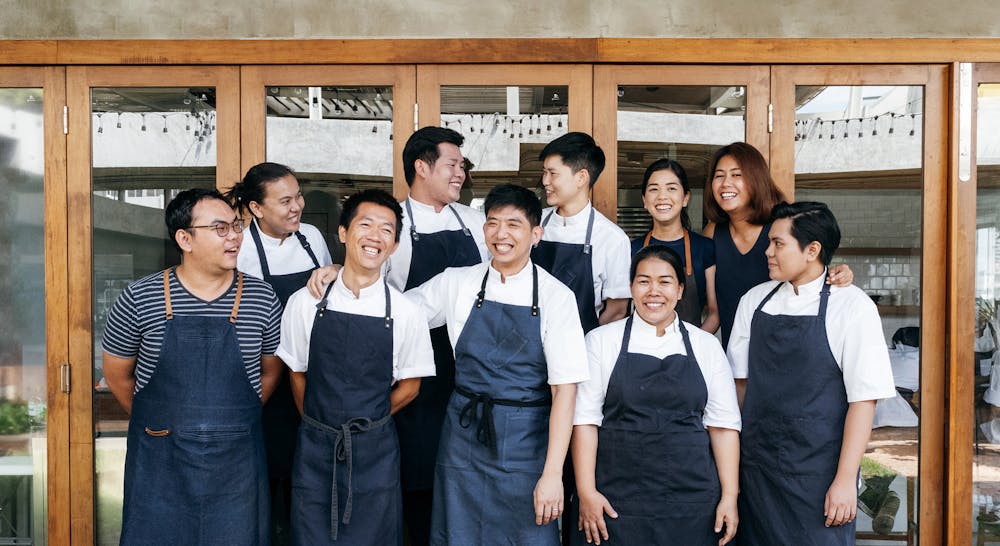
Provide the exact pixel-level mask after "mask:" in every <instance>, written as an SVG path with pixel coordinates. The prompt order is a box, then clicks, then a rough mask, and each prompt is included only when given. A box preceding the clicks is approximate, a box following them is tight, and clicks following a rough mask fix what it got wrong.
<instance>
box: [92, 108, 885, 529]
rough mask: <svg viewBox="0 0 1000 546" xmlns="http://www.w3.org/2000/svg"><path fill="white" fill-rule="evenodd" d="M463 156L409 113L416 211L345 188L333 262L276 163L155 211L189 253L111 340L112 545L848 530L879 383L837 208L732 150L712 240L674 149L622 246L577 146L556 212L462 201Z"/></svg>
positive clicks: (723, 158)
mask: <svg viewBox="0 0 1000 546" xmlns="http://www.w3.org/2000/svg"><path fill="white" fill-rule="evenodd" d="M462 144H463V137H462V135H460V134H459V133H457V132H455V131H453V130H451V129H447V128H442V127H425V128H423V129H420V130H418V131H416V132H415V133H414V134H413V135H412V136H411V138H410V139H409V140H408V141H407V143H406V145H405V147H404V150H403V157H402V161H403V166H404V173H405V177H406V182H407V184H408V186H409V196H408V197H407V199H405V200H404V201H402V202H401V203H397V202H396V201H395V200H394V199H393V198H392V196H391V195H389V194H388V193H386V192H383V191H380V190H365V191H361V192H358V193H356V194H354V195H351V196H350V197H348V198H347V199H346V201H345V202H344V204H343V210H342V213H341V217H340V226H339V230H338V234H339V238H340V241H341V242H343V243H344V245H345V248H346V251H345V258H344V264H343V266H342V267H341V266H335V265H331V261H332V260H331V257H330V252H329V250H328V249H327V246H326V244H325V243H324V241H323V237H322V235H321V234H320V232H319V231H318V230H317V229H316V228H315V227H313V226H310V225H308V224H304V223H302V222H301V215H302V209H303V206H304V203H303V196H302V192H301V189H300V188H299V185H298V182H297V180H296V179H295V175H294V173H293V172H292V170H291V169H289V168H287V167H284V166H282V165H277V164H274V163H263V164H260V165H257V166H255V167H253V168H251V169H250V170H249V171H248V172H247V174H246V176H245V177H244V179H243V180H242V181H241V182H239V183H238V184H236V186H235V187H234V188H233V190H232V191H231V192H230V193H229V194H228V195H225V196H224V195H221V194H219V193H218V192H216V191H213V190H200V189H195V190H187V191H184V192H181V193H180V194H178V195H177V196H176V197H175V198H174V199H173V200H172V201H171V202H170V203H169V204H168V206H167V208H166V224H167V228H168V234H169V236H170V238H171V239H172V241H173V242H174V243H175V244H176V245H177V247H178V248H179V250H180V251H181V256H182V258H181V263H180V265H178V266H176V267H171V268H169V269H167V270H165V271H163V272H160V273H157V274H154V275H150V276H148V277H146V278H144V279H140V280H138V281H136V282H135V283H132V284H131V285H129V287H128V288H127V289H126V290H125V291H124V292H123V293H122V295H121V296H120V297H119V298H118V300H117V301H116V302H115V305H114V307H113V309H112V311H111V313H110V315H109V318H108V323H107V327H106V330H105V335H104V341H103V349H104V369H105V376H106V377H107V381H108V385H109V387H110V388H111V390H112V392H113V393H114V395H115V396H116V397H117V399H118V400H119V402H120V403H121V404H122V405H123V407H125V409H126V410H128V411H129V412H130V416H131V417H130V423H129V433H128V453H127V459H126V474H125V497H124V513H123V524H122V535H121V536H122V538H121V542H122V544H241V545H242V544H271V543H274V544H286V543H292V544H298V545H318V544H350V545H369V544H370V545H394V544H402V542H403V536H404V534H405V536H406V537H407V540H408V543H409V544H412V545H424V544H434V545H474V544H513V545H521V544H524V545H527V544H549V545H557V544H560V542H562V543H564V544H583V543H594V544H600V543H609V544H684V545H702V544H703V545H706V546H707V545H709V544H712V545H715V544H720V545H721V544H726V543H728V542H730V541H731V540H732V539H733V538H734V537H737V538H738V541H739V543H740V544H748V545H758V544H759V545H776V544H851V543H853V535H854V523H853V522H854V517H855V511H856V497H857V488H858V483H857V479H858V472H859V467H860V461H861V457H862V455H863V453H864V450H865V447H866V445H867V440H868V436H869V434H870V431H871V424H872V416H873V412H874V405H875V401H876V400H878V399H881V398H888V397H892V396H893V395H894V394H895V389H894V387H893V381H892V375H891V371H890V367H889V360H888V353H887V349H886V346H885V343H884V341H883V340H882V339H881V326H880V322H879V317H878V313H877V310H876V308H875V306H874V304H873V303H872V302H871V300H870V299H868V298H867V296H865V295H864V293H863V292H862V291H861V290H859V289H858V288H856V287H854V286H852V285H851V284H850V283H851V280H852V275H851V272H850V270H849V269H848V268H846V267H845V266H840V267H832V266H831V260H832V258H833V256H834V253H835V252H836V250H837V247H838V245H839V242H840V232H839V229H838V227H837V223H836V220H835V218H834V216H833V214H832V213H831V212H830V210H829V209H828V208H827V207H826V206H825V205H823V204H821V203H808V202H807V203H795V204H787V203H783V202H782V201H783V196H782V194H781V192H780V191H779V190H778V188H777V187H776V186H775V185H774V183H773V181H772V180H771V177H770V175H769V172H768V169H767V165H766V162H765V161H764V159H763V157H761V155H760V153H759V152H757V150H756V149H754V148H753V147H752V146H750V145H748V144H745V143H734V144H731V145H729V146H725V147H722V148H721V149H720V150H719V151H718V152H717V153H716V154H715V156H714V158H713V161H712V165H711V167H712V168H711V170H710V172H711V173H712V174H711V176H712V178H711V180H710V181H709V184H707V187H706V189H705V211H706V217H707V219H708V220H709V224H708V225H707V228H706V230H705V231H704V232H703V234H702V235H699V234H697V233H694V232H693V231H692V228H691V222H690V219H689V218H688V216H687V212H686V210H685V207H687V206H688V203H689V200H690V197H691V190H690V186H689V184H688V181H687V177H686V174H685V172H684V169H683V168H682V167H681V166H680V165H679V164H677V163H676V162H674V161H671V160H668V159H663V160H659V161H656V162H654V163H653V164H652V165H650V167H649V168H648V169H647V171H646V173H645V175H644V178H643V185H642V193H643V200H644V203H645V206H646V209H647V210H648V211H649V213H650V215H651V216H652V217H653V228H652V230H651V231H650V232H649V233H648V234H646V235H645V236H643V237H639V238H637V239H636V240H633V241H629V239H628V237H627V236H626V234H625V233H624V232H623V231H622V230H621V229H620V228H619V227H618V226H617V225H616V224H615V223H614V222H612V221H611V220H609V219H608V218H606V217H605V216H604V215H602V214H601V213H600V212H598V211H597V210H596V209H595V208H594V207H593V205H592V204H591V202H590V198H589V195H590V191H591V189H592V188H593V186H594V184H595V183H596V182H597V181H598V179H599V177H600V175H601V172H602V170H603V169H604V164H605V158H604V153H603V151H602V150H601V148H600V147H599V146H598V145H597V144H596V143H595V142H594V140H593V138H591V137H590V136H589V135H586V134H583V133H568V134H566V135H564V136H561V137H559V138H557V139H555V140H553V141H552V142H550V143H549V144H548V145H546V146H545V147H544V149H543V150H542V152H541V154H540V160H541V161H542V163H543V172H542V177H541V183H542V184H541V185H542V189H544V193H545V200H546V201H547V204H548V205H549V207H548V208H544V209H543V206H542V204H541V202H540V200H539V198H538V197H537V196H536V194H535V192H533V191H532V190H530V189H527V188H523V187H520V186H516V185H500V186H496V187H494V188H493V189H492V190H490V192H489V194H488V195H487V196H486V199H485V203H484V210H483V212H479V211H476V210H474V209H472V208H470V207H468V206H465V205H462V204H460V203H458V199H459V195H460V191H461V189H462V187H463V185H464V184H465V183H466V180H467V171H466V169H465V167H466V164H465V160H464V158H463V157H462V153H461V146H462ZM245 215H247V216H250V217H251V219H250V223H249V231H250V234H251V237H252V239H253V240H252V242H250V241H246V242H244V241H243V238H244V229H243V228H244V225H245V224H244V216H245ZM720 329H721V335H722V339H723V343H722V344H720V342H719V340H718V339H717V338H716V336H715V335H714V334H715V332H716V331H717V330H720ZM726 346H727V347H728V354H727V351H726V350H725V349H724V347H726ZM751 378H752V379H753V380H752V381H751ZM559 522H561V527H562V533H561V534H560V530H559V526H560V523H559ZM404 528H405V531H404ZM560 535H561V536H560Z"/></svg>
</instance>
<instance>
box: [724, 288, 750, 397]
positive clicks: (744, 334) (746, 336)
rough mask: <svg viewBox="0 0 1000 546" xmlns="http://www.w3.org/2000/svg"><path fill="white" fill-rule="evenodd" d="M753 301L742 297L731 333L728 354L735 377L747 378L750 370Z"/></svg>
mask: <svg viewBox="0 0 1000 546" xmlns="http://www.w3.org/2000/svg"><path fill="white" fill-rule="evenodd" d="M754 308H755V306H754V304H753V302H751V301H748V300H747V297H746V296H743V298H742V299H740V305H739V307H737V308H736V317H735V318H734V320H733V331H732V333H731V334H730V335H729V347H728V349H727V351H726V355H727V356H728V358H729V366H730V367H731V370H732V374H733V378H734V379H746V378H747V375H748V374H749V370H750V323H751V321H752V320H753V310H754Z"/></svg>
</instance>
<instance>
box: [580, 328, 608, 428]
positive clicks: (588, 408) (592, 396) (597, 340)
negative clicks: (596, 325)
mask: <svg viewBox="0 0 1000 546" xmlns="http://www.w3.org/2000/svg"><path fill="white" fill-rule="evenodd" d="M593 334H594V332H591V333H590V334H587V337H586V344H587V362H588V365H589V368H590V378H589V379H587V380H586V381H584V382H582V383H580V384H579V385H578V386H577V388H576V409H575V410H574V413H573V425H597V426H601V424H602V423H603V422H604V397H605V395H606V391H607V382H606V381H605V380H604V374H603V370H602V368H603V364H604V356H603V351H602V346H603V343H602V340H601V336H599V335H593Z"/></svg>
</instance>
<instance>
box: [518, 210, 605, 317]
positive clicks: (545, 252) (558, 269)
mask: <svg viewBox="0 0 1000 546" xmlns="http://www.w3.org/2000/svg"><path fill="white" fill-rule="evenodd" d="M554 212H555V210H551V211H549V213H548V215H546V216H545V219H544V220H542V227H543V228H544V227H545V226H546V225H548V223H549V220H550V219H551V218H552V214H553V213H554ZM594 214H595V213H594V208H593V207H591V208H590V218H589V219H588V220H587V235H586V237H585V238H584V240H583V244H582V245H580V244H574V243H558V242H555V241H546V240H544V239H543V240H541V241H539V242H538V244H537V245H535V248H533V249H532V250H531V261H533V262H535V263H536V264H538V265H539V266H540V267H542V268H543V269H545V270H546V271H548V272H549V273H551V274H552V276H553V277H555V278H557V279H559V280H560V281H561V282H562V283H563V284H565V285H566V286H568V287H569V289H570V290H572V291H573V294H574V295H576V308H577V310H578V311H579V312H580V325H581V326H583V333H584V334H586V333H587V332H589V331H591V330H593V329H594V328H597V327H598V326H599V323H598V321H597V311H596V305H597V302H596V301H594V264H593V263H592V256H591V253H590V252H591V247H590V236H591V234H592V233H593V231H594Z"/></svg>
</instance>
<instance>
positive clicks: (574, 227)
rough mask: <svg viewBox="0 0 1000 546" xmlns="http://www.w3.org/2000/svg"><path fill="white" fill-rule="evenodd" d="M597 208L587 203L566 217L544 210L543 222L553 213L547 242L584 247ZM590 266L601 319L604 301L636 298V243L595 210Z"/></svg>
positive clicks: (545, 238) (598, 313)
mask: <svg viewBox="0 0 1000 546" xmlns="http://www.w3.org/2000/svg"><path fill="white" fill-rule="evenodd" d="M591 210H593V206H592V205H591V204H590V203H587V206H585V207H583V210H581V211H580V212H578V213H576V214H574V215H573V216H568V217H563V216H559V213H557V212H555V207H549V208H547V209H545V210H543V211H542V221H543V222H544V221H545V218H546V217H547V216H548V215H549V213H550V212H551V213H552V217H551V218H549V223H548V224H545V233H544V234H543V235H542V240H543V241H552V242H556V243H570V244H576V245H582V244H584V242H586V240H587V223H588V222H589V221H590V211H591ZM590 246H591V250H590V263H591V264H592V266H593V272H594V303H595V305H594V307H595V309H594V311H596V313H597V315H598V316H600V314H601V309H603V308H604V300H611V299H627V298H630V297H632V292H631V289H630V285H631V281H630V280H629V266H630V265H631V264H632V244H631V243H630V242H629V238H628V235H626V234H625V232H624V231H622V228H620V227H618V226H617V225H616V224H614V223H613V222H612V221H611V220H608V219H607V218H606V217H605V216H604V215H603V214H601V213H600V212H598V211H596V210H595V211H594V229H593V231H592V232H591V234H590Z"/></svg>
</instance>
